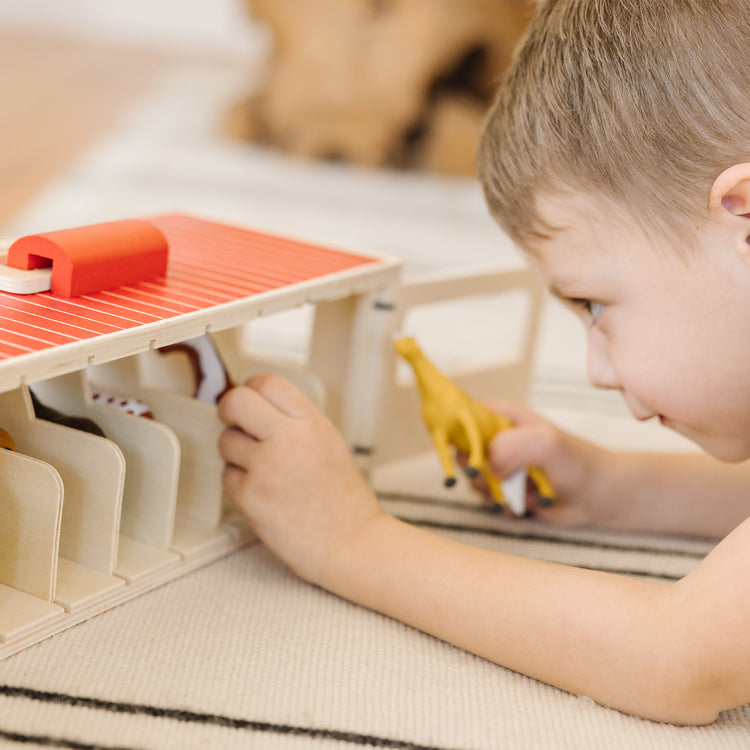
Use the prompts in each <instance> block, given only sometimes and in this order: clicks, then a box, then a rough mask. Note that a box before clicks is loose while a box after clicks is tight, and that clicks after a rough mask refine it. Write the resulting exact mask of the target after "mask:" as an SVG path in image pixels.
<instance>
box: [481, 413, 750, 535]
mask: <svg viewBox="0 0 750 750" xmlns="http://www.w3.org/2000/svg"><path fill="white" fill-rule="evenodd" d="M493 406H494V408H496V409H497V410H499V411H501V412H502V413H505V414H508V415H509V416H510V418H511V419H512V421H513V422H514V423H515V425H516V426H515V427H514V428H513V429H511V430H505V431H503V432H501V433H499V434H498V435H497V436H495V438H494V439H493V440H492V442H491V443H490V446H489V460H490V465H491V467H492V469H493V471H494V472H495V473H496V474H497V475H498V476H503V477H507V476H510V475H511V474H513V473H514V472H515V471H516V470H517V469H519V468H521V467H523V466H540V467H541V468H542V469H543V470H544V471H545V472H546V474H547V476H548V477H549V478H550V480H551V482H552V484H553V486H554V487H555V489H556V491H557V498H558V502H557V503H556V504H555V505H553V506H552V507H549V508H544V507H541V508H535V509H534V510H535V514H536V515H537V516H538V517H539V518H542V519H544V520H546V521H549V522H550V523H559V524H564V525H582V524H589V525H596V526H606V527H608V528H615V529H627V530H636V531H655V532H668V533H675V534H687V535H694V536H703V537H712V538H717V539H718V538H721V537H723V536H725V535H726V534H728V533H729V532H730V531H731V530H732V529H734V528H735V527H736V526H738V525H739V524H740V523H741V522H742V521H743V520H744V519H745V518H747V517H749V516H750V492H748V488H749V487H750V462H744V463H741V464H726V463H721V462H720V461H717V460H715V459H713V458H711V457H709V456H706V455H703V454H699V453H687V454H655V453H621V452H614V451H608V450H605V449H602V448H600V447H597V446H595V445H592V444H590V443H587V442H586V441H584V440H581V439H580V438H578V437H576V436H574V435H570V434H568V433H565V432H563V431H561V430H560V429H558V428H557V427H556V426H555V425H553V424H551V423H550V422H548V421H547V420H545V419H544V418H542V417H540V416H539V415H537V414H535V413H534V412H532V411H530V410H528V409H526V408H525V407H523V406H520V405H518V404H514V403H502V404H497V403H496V404H494V405H493ZM532 507H533V506H532Z"/></svg>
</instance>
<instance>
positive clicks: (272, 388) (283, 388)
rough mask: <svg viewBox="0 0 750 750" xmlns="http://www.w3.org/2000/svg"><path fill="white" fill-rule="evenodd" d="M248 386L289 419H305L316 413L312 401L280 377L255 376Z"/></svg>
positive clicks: (248, 382)
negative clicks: (313, 412)
mask: <svg viewBox="0 0 750 750" xmlns="http://www.w3.org/2000/svg"><path fill="white" fill-rule="evenodd" d="M246 385H247V386H248V387H249V388H253V389H255V390H256V391H258V393H260V394H261V395H262V396H263V397H264V398H265V399H266V400H267V401H269V402H270V403H272V404H273V405H274V406H275V407H276V408H277V409H278V410H279V411H280V412H282V413H284V414H286V415H287V416H289V417H304V416H306V415H308V414H310V413H311V412H312V411H315V406H314V405H313V403H312V401H310V399H309V398H308V397H307V396H306V395H305V394H304V393H302V391H301V390H300V389H299V388H297V386H296V385H294V384H293V383H291V382H290V381H289V380H287V379H286V378H282V377H281V376H280V375H253V377H251V378H250V379H249V380H248V381H247V383H246Z"/></svg>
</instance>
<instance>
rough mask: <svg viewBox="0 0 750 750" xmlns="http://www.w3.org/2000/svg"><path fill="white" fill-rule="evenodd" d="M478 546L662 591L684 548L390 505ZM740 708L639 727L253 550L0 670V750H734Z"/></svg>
mask: <svg viewBox="0 0 750 750" xmlns="http://www.w3.org/2000/svg"><path fill="white" fill-rule="evenodd" d="M383 503H384V505H385V506H386V508H387V509H388V511H389V512H391V513H392V514H394V515H397V516H399V517H401V518H403V519H405V520H408V521H410V522H411V523H415V524H418V525H419V526H422V527H425V528H428V529H431V530H432V531H434V532H436V533H439V534H446V535H448V536H451V537H453V538H456V539H460V540H462V541H465V542H468V543H471V544H476V545H481V546H483V547H487V548H491V549H498V550H503V551H506V552H512V553H516V554H521V555H532V556H534V557H538V558H542V559H547V560H552V561H558V562H564V563H566V564H572V565H579V566H583V567H587V568H596V569H599V570H606V571H611V572H614V573H619V574H624V575H636V576H643V577H647V578H649V579H652V580H658V581H672V580H674V579H675V578H678V577H679V576H681V575H684V574H685V573H686V572H687V571H689V570H690V569H691V568H692V567H693V566H694V565H696V564H697V563H698V561H699V560H700V559H701V558H702V557H703V555H704V554H706V552H707V551H708V549H709V548H710V544H708V543H706V542H702V541H698V540H688V539H677V538H658V537H651V536H633V535H624V534H615V533H604V532H599V531H593V530H587V531H581V530H578V531H561V530H559V529H551V528H549V527H545V526H543V525H541V524H539V523H537V522H535V521H532V520H528V519H521V520H519V519H514V518H506V517H504V516H503V515H497V514H494V513H491V512H488V511H487V510H485V509H483V508H480V507H478V506H476V505H474V504H467V503H466V502H465V501H463V500H460V499H459V500H446V499H443V498H440V499H430V498H428V497H419V496H400V495H394V494H389V495H388V496H384V497H383ZM748 738H750V710H748V709H747V708H742V709H737V710H734V711H730V712H727V713H726V714H724V715H722V716H721V718H720V719H719V721H718V722H716V723H715V724H713V725H711V726H708V727H699V728H684V727H674V726H667V725H662V724H657V723H654V722H649V721H644V720H641V719H636V718H633V717H629V716H625V715H623V714H620V713H618V712H616V711H613V710H610V709H606V708H602V707H601V706H598V705H596V704H594V703H593V702H592V701H590V700H588V699H586V698H581V697H576V696H573V695H569V694H567V693H564V692H562V691H559V690H556V689H555V688H552V687H549V686H547V685H544V684H541V683H539V682H537V681H535V680H532V679H530V678H527V677H524V676H522V675H519V674H516V673H514V672H511V671H509V670H506V669H504V668H502V667H498V666H496V665H494V664H491V663H489V662H487V661H484V660H482V659H480V658H477V657H475V656H472V655H470V654H467V653H465V652H463V651H461V650H459V649H456V648H454V647H452V646H450V645H447V644H445V643H443V642H441V641H438V640H436V639H434V638H432V637H430V636H427V635H424V634H423V633H420V632H418V631H415V630H413V629H411V628H409V627H407V626H404V625H402V624H400V623H398V622H395V621H393V620H390V619H389V618H386V617H384V616H381V615H379V614H376V613H374V612H371V611H368V610H365V609H362V608H360V607H357V606H354V605H352V604H350V603H348V602H346V601H343V600H340V599H338V598H336V597H334V596H332V595H330V594H328V593H327V592H324V591H322V590H320V589H318V588H316V587H313V586H310V585H307V584H304V583H302V582H300V581H299V580H297V579H296V578H295V577H294V576H292V575H291V574H290V573H289V572H288V571H287V570H286V569H285V568H284V567H283V566H282V565H280V564H279V563H278V562H277V561H276V560H275V558H274V557H273V556H272V555H271V554H270V553H268V551H267V550H266V549H265V548H264V547H263V546H262V545H260V544H255V545H253V546H251V547H249V548H246V549H244V550H242V551H240V552H238V553H235V554H233V555H231V556H229V557H227V558H224V559H223V560H220V561H219V562H216V563H214V564H212V565H210V566H208V567H206V568H204V569H202V570H200V571H198V572H196V573H192V574H190V575H188V576H186V577H184V578H181V579H179V580H177V581H174V582H172V583H170V584H168V585H166V586H163V587H162V588H160V589H157V590H155V591H152V592H151V593H148V594H145V595H144V596H142V597H140V598H138V599H136V600H134V601H131V602H129V603H127V604H125V605H122V606H120V607H118V608H116V609H114V610H111V611H109V612H106V613H104V614H102V615H100V616H98V617H95V618H93V619H92V620H89V621H87V622H85V623H82V624H81V625H78V626H76V627H74V628H72V629H70V630H69V631H66V632H64V633H61V634H60V635H58V636H55V637H53V638H51V639H48V640H47V641H44V642H43V643H40V644H38V645H36V646H34V647H32V648H29V649H27V650H26V651H23V652H21V653H19V654H17V655H15V656H13V657H11V658H9V659H7V660H5V661H3V662H0V747H9V748H10V747H16V746H20V745H25V746H27V747H35V746H39V747H59V748H76V749H79V748H92V749H93V748H97V749H98V748H102V749H103V750H104V749H106V750H112V749H114V748H118V749H120V748H128V749H129V750H131V749H132V750H135V749H136V748H138V749H141V750H146V749H150V748H153V749H154V750H155V749H156V748H175V750H177V749H180V750H183V749H185V748H206V747H217V748H270V749H272V750H276V749H277V748H278V749H282V748H298V747H313V748H321V749H324V748H345V747H352V748H356V747H382V748H403V749H404V750H420V749H423V748H424V749H427V748H429V749H431V750H482V749H485V748H486V749H487V750H494V749H497V748H540V749H541V748H571V749H573V748H576V749H579V748H592V749H593V748H597V749H598V748H612V749H614V750H617V749H620V748H622V749H623V750H625V748H628V749H629V748H633V747H644V748H659V749H660V750H662V749H663V748H670V747H675V748H677V747H679V748H717V747H721V748H737V749H738V750H739V748H746V747H747V746H748Z"/></svg>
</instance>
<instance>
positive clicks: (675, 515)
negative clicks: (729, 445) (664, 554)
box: [598, 453, 750, 539]
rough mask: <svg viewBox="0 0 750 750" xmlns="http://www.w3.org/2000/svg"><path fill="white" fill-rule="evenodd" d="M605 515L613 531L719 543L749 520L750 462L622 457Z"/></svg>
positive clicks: (615, 463)
mask: <svg viewBox="0 0 750 750" xmlns="http://www.w3.org/2000/svg"><path fill="white" fill-rule="evenodd" d="M610 467H611V469H612V473H611V480H612V486H613V489H612V493H611V495H610V496H609V499H608V500H607V502H606V503H603V504H602V507H601V510H600V513H601V515H600V518H599V519H598V521H599V523H600V524H601V525H606V526H609V527H610V528H619V529H628V530H640V531H654V532H668V533H674V534H683V535H692V536H703V537H711V538H715V539H720V538H722V537H724V536H726V535H727V534H728V533H729V532H730V531H732V529H735V528H736V527H737V526H739V524H741V523H742V522H743V521H744V520H745V519H746V518H748V517H750V491H749V490H750V463H749V462H743V463H741V464H724V463H721V462H719V461H717V460H715V459H713V458H711V457H709V456H705V455H701V454H665V455H662V454H654V453H642V454H641V453H618V454H614V455H613V458H612V459H611V461H610Z"/></svg>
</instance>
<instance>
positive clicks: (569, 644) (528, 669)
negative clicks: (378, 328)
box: [220, 0, 750, 723]
mask: <svg viewBox="0 0 750 750" xmlns="http://www.w3.org/2000/svg"><path fill="white" fill-rule="evenodd" d="M749 19H750V13H748V6H747V0H556V1H555V0H547V2H542V3H541V4H540V7H539V11H538V17H537V18H536V20H535V21H534V23H533V24H532V26H531V28H530V29H529V32H528V36H527V38H526V40H525V41H524V43H523V44H522V46H521V48H520V51H519V54H518V58H517V61H516V63H515V65H514V67H513V68H512V70H511V71H510V72H509V74H508V76H507V78H506V80H505V82H504V83H503V85H502V87H501V89H500V93H499V96H498V98H497V101H496V103H495V104H494V106H493V109H492V111H491V112H490V115H489V118H488V121H487V124H486V129H485V134H484V138H483V142H482V145H481V148H480V174H481V179H482V182H483V184H484V187H485V192H486V195H487V199H488V202H489V205H490V207H491V210H492V212H493V214H494V215H495V217H496V218H497V220H498V221H499V223H500V224H501V226H502V227H503V228H504V229H505V230H506V231H507V232H508V233H509V234H510V235H511V237H513V238H514V239H515V240H516V241H517V243H518V244H519V245H520V247H521V248H522V249H523V250H524V251H525V253H526V255H527V256H528V260H529V262H530V263H531V264H532V266H534V267H535V268H536V269H538V271H539V273H541V274H542V276H543V277H544V279H545V280H546V282H547V283H548V284H549V287H550V289H551V290H552V292H553V294H555V295H556V296H558V297H560V298H562V299H563V300H565V301H567V302H568V303H569V304H570V305H571V307H573V308H574V309H576V310H577V311H578V314H579V315H580V316H581V318H582V320H583V321H584V323H585V325H586V327H587V332H588V333H587V335H588V344H589V355H588V371H589V376H590V379H591V381H592V383H593V384H594V385H596V386H599V387H602V388H613V389H617V390H619V391H621V392H622V394H623V396H624V398H625V400H626V402H627V404H628V406H629V407H630V409H631V410H632V412H633V415H634V416H635V417H636V418H637V419H641V420H645V419H650V418H654V417H657V418H659V419H660V420H661V422H662V423H664V424H665V425H666V426H668V427H670V428H672V429H674V430H677V431H678V432H680V433H682V434H683V435H686V436H688V437H689V438H691V439H692V440H694V441H695V442H696V443H697V444H698V445H699V446H701V447H702V448H703V449H704V451H705V452H706V453H707V454H708V455H707V456H689V455H685V456H658V455H633V454H627V455H626V454H615V453H610V452H607V451H604V450H602V449H600V448H597V447H594V446H592V445H588V444H586V443H584V442H583V441H581V440H578V439H576V438H573V437H571V436H569V435H566V434H564V433H562V432H560V431H559V430H557V429H556V428H555V427H553V426H552V425H550V424H548V423H546V422H545V421H544V420H542V419H541V418H539V417H537V416H535V415H534V414H532V413H530V412H528V411H527V410H525V409H523V408H521V407H519V406H516V405H513V404H499V405H498V409H500V410H501V411H503V412H504V413H506V414H507V415H508V416H509V417H510V418H511V419H512V420H513V421H514V422H515V423H516V427H515V428H514V429H512V430H508V431H506V432H503V433H501V434H500V435H498V436H497V438H496V439H495V440H494V441H493V443H492V444H491V447H490V453H491V463H492V467H493V470H494V472H495V473H497V474H498V475H499V476H508V475H510V474H512V473H513V472H514V471H515V470H516V469H517V468H519V467H521V466H526V465H536V466H539V467H541V468H542V469H543V470H544V471H545V472H546V473H547V475H548V477H549V478H550V480H551V482H552V483H553V485H554V486H555V488H556V489H557V493H558V501H557V504H556V505H555V506H554V507H552V508H535V507H534V506H535V503H534V502H533V499H531V500H530V509H531V510H532V511H534V512H536V514H537V515H538V516H539V517H540V518H543V519H545V520H547V521H550V522H555V523H567V524H571V523H586V524H598V525H604V526H610V527H618V528H629V529H642V530H654V531H674V532H678V533H681V534H699V535H704V536H705V535H714V536H716V537H725V538H724V539H723V541H721V542H720V543H719V544H718V545H717V546H716V547H715V549H714V550H713V551H712V552H711V554H709V555H708V557H707V558H706V559H705V560H704V561H703V562H702V563H701V564H700V565H699V566H698V567H697V568H696V569H695V570H694V571H693V572H692V573H690V574H689V575H688V576H686V577H685V578H684V579H682V580H680V581H679V582H677V583H674V584H654V583H649V582H644V581H642V580H636V579H631V578H627V577H623V576H616V575H611V574H606V573H599V572H595V571H589V570H581V569H576V568H571V567H567V566H562V565H554V564H550V563H544V562H539V561H535V560H530V559H524V558H519V557H515V556H511V555H505V554H500V553H495V552H489V551H486V550H482V549H477V548H474V547H470V546H466V545H462V544H459V543H457V542H454V541H451V540H448V539H445V538H442V537H439V536H436V535H433V534H431V533H429V532H426V531H424V530H422V529H419V528H416V527H412V526H409V525H408V524H406V523H402V522H400V521H398V520H396V519H394V518H392V517H390V516H388V515H387V514H386V513H385V512H384V511H383V509H382V508H381V507H380V505H379V503H378V501H377V499H376V498H375V496H374V495H373V493H372V491H371V490H370V489H369V488H368V487H367V486H366V484H365V483H364V482H363V480H362V478H361V476H360V474H359V471H358V470H357V468H356V467H355V465H354V463H353V462H352V460H351V458H350V456H349V453H348V450H347V448H346V446H345V444H344V443H343V441H342V439H341V438H340V436H339V435H338V433H337V432H336V430H335V429H334V427H333V426H332V425H331V424H330V423H329V422H328V421H327V420H326V418H325V417H324V416H323V415H322V414H320V413H319V412H318V411H317V410H316V409H315V407H314V406H313V405H312V404H311V403H310V402H309V401H308V400H307V399H306V398H305V397H304V396H303V395H302V394H301V393H300V392H299V391H297V390H296V389H295V388H294V387H293V386H292V385H290V384H289V383H288V382H287V381H285V380H282V379H280V378H278V377H256V378H253V379H251V380H250V381H249V382H248V383H247V385H246V386H245V387H241V388H237V389H235V390H233V391H231V392H230V393H229V394H228V395H227V396H226V397H225V398H224V400H223V401H222V402H221V405H220V415H221V417H222V419H223V420H224V422H225V423H226V424H227V425H228V429H227V430H226V431H225V433H224V434H223V436H222V438H221V444H220V449H221V451H222V454H223V456H224V458H225V460H226V462H227V468H226V471H225V476H224V484H225V488H226V491H227V492H228V494H229V495H230V497H232V498H233V500H234V501H235V502H236V503H237V504H238V505H239V507H240V508H241V509H242V510H243V512H244V514H245V515H246V516H247V518H248V520H249V522H250V523H251V524H252V526H253V528H254V529H255V530H256V532H257V533H258V534H259V536H260V538H261V539H262V540H263V541H264V542H265V543H266V545H268V547H270V549H272V550H273V551H274V552H275V553H276V554H277V555H278V556H279V557H280V558H281V559H282V560H283V561H284V562H285V563H286V564H287V565H288V566H289V567H290V568H291V569H292V570H293V571H294V572H295V573H297V574H298V575H299V576H301V577H302V578H304V579H305V580H307V581H310V582H312V583H315V584H317V585H319V586H322V587H324V588H326V589H328V590H330V591H332V592H334V593H336V594H338V595H340V596H343V597H345V598H347V599H350V600H352V601H354V602H358V603H360V604H362V605H364V606H366V607H370V608H372V609H375V610H378V611H380V612H383V613H385V614H388V615H391V616H393V617H395V618H397V619H399V620H402V621H404V622H406V623H409V624H411V625H413V626H414V627H416V628H419V629H421V630H423V631H426V632H428V633H431V634H433V635H435V636H437V637H439V638H442V639H444V640H446V641H448V642H450V643H453V644H456V645H458V646H460V647H463V648H465V649H467V650H469V651H472V652H474V653H476V654H479V655H481V656H483V657H486V658H488V659H491V660H493V661H495V662H497V663H498V664H502V665H505V666H507V667H509V668H511V669H514V670H516V671H519V672H523V673H525V674H528V675H531V676H533V677H536V678H538V679H540V680H543V681H545V682H548V683H551V684H553V685H556V686H558V687H561V688H563V689H565V690H568V691H571V692H573V693H577V694H585V695H588V696H590V697H592V698H593V699H595V700H596V701H599V702H601V703H603V704H605V705H608V706H612V707H615V708H618V709H620V710H622V711H626V712H629V713H633V714H637V715H640V716H644V717H648V718H652V719H658V720H662V721H668V722H675V723H705V722H710V721H712V720H713V719H714V718H715V717H716V716H717V713H718V712H719V711H721V710H724V709H728V708H731V707H734V706H737V705H739V704H742V703H745V702H747V701H750V638H748V632H749V630H748V629H749V628H750V521H748V522H745V523H743V521H744V519H745V518H746V517H747V516H750V467H749V466H748V465H747V464H741V463H740V462H742V461H745V460H746V459H747V458H748V457H750V94H748V92H750V46H749V45H748V41H749V40H750V20H749ZM716 459H719V461H717V460H716ZM722 462H723V463H722ZM735 527H736V528H735ZM732 529H734V530H733V531H732ZM730 532H731V533H730ZM725 535H726V536H725Z"/></svg>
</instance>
